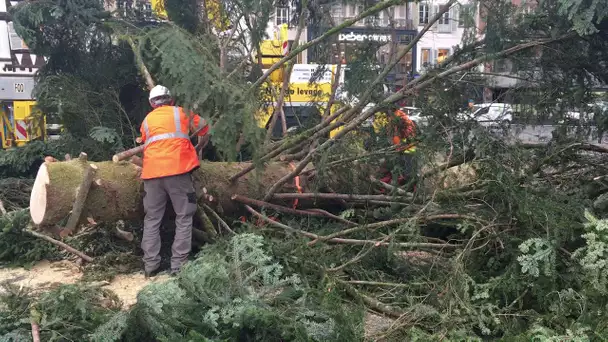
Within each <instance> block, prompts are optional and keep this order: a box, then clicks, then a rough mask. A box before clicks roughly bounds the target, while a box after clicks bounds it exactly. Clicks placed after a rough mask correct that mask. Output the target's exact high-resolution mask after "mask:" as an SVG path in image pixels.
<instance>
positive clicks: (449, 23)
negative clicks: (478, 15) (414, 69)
mask: <svg viewBox="0 0 608 342" xmlns="http://www.w3.org/2000/svg"><path fill="white" fill-rule="evenodd" d="M447 2H448V0H428V1H420V2H418V3H417V4H416V5H415V11H414V20H415V23H416V26H417V30H418V32H420V31H422V30H423V29H424V27H425V26H426V25H427V24H428V23H429V21H430V20H431V19H432V18H433V17H434V16H435V15H437V13H439V11H440V9H441V7H442V6H444V5H445V4H446V3H447ZM475 9H476V7H475V5H474V4H473V3H472V2H469V1H467V0H463V1H459V2H458V3H457V4H456V5H453V6H452V7H451V8H450V9H449V10H448V11H447V12H446V13H444V14H443V15H442V16H441V18H439V20H438V21H437V22H436V23H435V24H434V25H433V26H432V27H431V28H430V29H429V31H427V33H426V34H424V36H422V38H421V39H420V41H419V42H418V46H417V49H418V51H417V52H418V53H417V56H418V60H417V62H416V64H417V65H418V66H419V69H418V72H420V73H422V72H424V70H425V69H426V68H428V67H430V66H433V65H435V64H437V63H438V62H441V61H442V60H443V59H444V58H446V57H448V56H450V55H452V54H453V53H454V48H455V47H456V46H459V45H461V43H462V39H463V34H464V31H465V28H466V27H468V25H471V24H474V17H475V16H474V15H475Z"/></svg>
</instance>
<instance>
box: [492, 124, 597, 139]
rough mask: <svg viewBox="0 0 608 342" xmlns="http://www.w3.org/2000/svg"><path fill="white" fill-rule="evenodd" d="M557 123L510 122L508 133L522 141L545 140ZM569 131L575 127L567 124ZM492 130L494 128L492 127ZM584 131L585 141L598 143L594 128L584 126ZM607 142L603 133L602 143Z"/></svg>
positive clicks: (573, 130)
mask: <svg viewBox="0 0 608 342" xmlns="http://www.w3.org/2000/svg"><path fill="white" fill-rule="evenodd" d="M559 127H560V126H557V125H538V126H531V125H519V124H512V125H511V126H510V130H509V134H510V135H511V137H512V138H513V139H517V140H519V141H521V142H523V143H538V142H545V141H549V140H551V132H553V130H555V129H557V128H559ZM568 129H569V131H571V132H572V134H574V132H575V130H576V127H575V126H569V127H568ZM493 130H494V129H493ZM585 131H586V132H587V131H588V133H589V134H588V138H587V139H586V142H589V143H596V144H597V143H598V138H597V131H596V129H595V128H591V127H590V128H585ZM607 142H608V134H604V135H603V137H602V143H603V144H605V143H607Z"/></svg>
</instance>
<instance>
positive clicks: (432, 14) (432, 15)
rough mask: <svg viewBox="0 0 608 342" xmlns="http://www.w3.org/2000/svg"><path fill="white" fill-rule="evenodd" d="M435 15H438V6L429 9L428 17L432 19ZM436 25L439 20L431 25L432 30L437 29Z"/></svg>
mask: <svg viewBox="0 0 608 342" xmlns="http://www.w3.org/2000/svg"><path fill="white" fill-rule="evenodd" d="M437 13H439V5H434V6H433V7H432V9H431V13H430V17H431V18H434V17H435V16H436V15H437ZM437 25H439V20H437V21H435V23H434V24H433V27H432V28H433V29H434V30H435V29H437Z"/></svg>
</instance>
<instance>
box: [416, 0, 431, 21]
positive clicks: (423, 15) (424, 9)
mask: <svg viewBox="0 0 608 342" xmlns="http://www.w3.org/2000/svg"><path fill="white" fill-rule="evenodd" d="M429 9H430V6H429V4H427V3H423V2H421V3H419V4H418V23H419V24H420V25H426V24H428V23H429Z"/></svg>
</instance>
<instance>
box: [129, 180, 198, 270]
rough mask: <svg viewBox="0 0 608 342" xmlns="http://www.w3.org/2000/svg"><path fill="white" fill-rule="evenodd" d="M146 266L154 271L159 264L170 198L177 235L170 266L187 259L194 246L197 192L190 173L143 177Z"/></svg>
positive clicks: (175, 268) (173, 266)
mask: <svg viewBox="0 0 608 342" xmlns="http://www.w3.org/2000/svg"><path fill="white" fill-rule="evenodd" d="M144 191H145V194H144V210H145V213H146V217H145V218H144V234H143V237H142V239H141V249H143V251H144V257H143V261H144V269H145V271H146V272H153V271H155V270H156V269H158V267H159V266H160V226H161V223H162V220H163V216H164V214H165V207H166V205H167V199H168V198H170V199H171V203H172V204H173V209H174V210H175V214H176V215H177V216H176V218H175V238H174V241H173V246H172V247H171V254H172V255H171V269H174V270H178V269H180V268H181V266H182V265H183V264H184V263H185V262H186V260H188V254H189V253H190V250H191V248H192V217H193V216H194V214H195V213H196V193H195V191H194V185H193V183H192V176H191V175H190V174H183V175H177V176H169V177H162V178H154V179H145V180H144Z"/></svg>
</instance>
